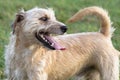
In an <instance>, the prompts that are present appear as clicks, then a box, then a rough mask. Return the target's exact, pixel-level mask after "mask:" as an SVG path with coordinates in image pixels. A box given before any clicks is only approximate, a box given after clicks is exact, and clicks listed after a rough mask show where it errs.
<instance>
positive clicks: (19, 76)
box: [5, 6, 119, 80]
mask: <svg viewBox="0 0 120 80" xmlns="http://www.w3.org/2000/svg"><path fill="white" fill-rule="evenodd" d="M86 15H96V16H98V17H99V18H100V20H101V28H100V31H99V32H86V33H75V34H65V35H63V34H64V33H65V32H66V31H67V27H66V25H65V24H64V23H62V22H60V21H58V20H57V19H56V18H55V14H54V11H53V10H52V9H43V8H33V9H31V10H28V11H24V10H21V11H20V12H18V13H17V14H16V18H15V21H14V22H13V25H12V28H13V30H12V32H11V36H10V42H9V44H8V45H7V46H6V50H5V66H6V70H5V72H6V75H7V78H8V80H68V79H69V78H71V77H75V79H76V80H81V79H82V78H85V79H87V80H88V79H89V80H119V51H117V50H116V49H115V48H114V47H113V45H112V42H111V35H112V32H111V30H112V29H111V21H110V18H109V16H108V14H107V12H106V11H105V10H104V9H102V8H100V7H97V6H92V7H87V8H84V9H82V10H80V11H79V12H78V13H76V14H75V15H74V16H73V17H71V18H70V19H69V20H68V21H69V22H75V21H78V20H80V19H82V18H83V17H84V16H86ZM52 34H57V35H59V36H52Z"/></svg>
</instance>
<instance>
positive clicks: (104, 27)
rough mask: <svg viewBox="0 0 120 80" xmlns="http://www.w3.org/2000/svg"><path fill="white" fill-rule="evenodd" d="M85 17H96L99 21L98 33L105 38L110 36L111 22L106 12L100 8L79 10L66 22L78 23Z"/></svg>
mask: <svg viewBox="0 0 120 80" xmlns="http://www.w3.org/2000/svg"><path fill="white" fill-rule="evenodd" d="M86 15H96V16H98V17H99V18H100V20H101V28H100V33H102V34H103V35H105V36H106V37H108V36H109V37H110V36H111V21H110V18H109V16H108V13H107V11H105V10H104V9H102V8H100V7H96V6H93V7H87V8H84V9H82V10H80V11H79V12H77V13H76V14H75V15H74V16H72V17H71V18H70V19H69V20H68V22H75V21H78V20H80V19H82V18H83V17H84V16H86Z"/></svg>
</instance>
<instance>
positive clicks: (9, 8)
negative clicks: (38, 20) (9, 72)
mask: <svg viewBox="0 0 120 80" xmlns="http://www.w3.org/2000/svg"><path fill="white" fill-rule="evenodd" d="M36 6H38V7H41V8H48V7H50V8H53V9H54V11H55V13H56V17H57V19H58V20H60V21H62V22H66V21H67V19H68V18H69V17H71V16H72V15H73V14H74V13H76V12H77V11H78V10H79V9H82V8H84V7H88V6H100V7H103V8H104V9H106V10H107V11H108V12H109V15H110V17H111V21H112V22H113V26H114V27H115V28H116V31H115V32H114V34H113V37H112V41H113V45H114V46H115V48H116V49H118V50H120V0H0V80H3V79H4V48H5V45H6V44H7V43H8V41H9V33H10V31H11V27H10V25H11V23H12V21H13V20H14V18H15V14H16V13H17V12H18V10H19V9H21V8H24V9H25V10H29V9H31V8H34V7H36ZM66 25H67V26H68V33H76V32H88V31H90V32H91V31H98V30H99V25H100V24H99V20H96V17H93V16H92V17H91V16H89V17H85V18H84V20H82V21H79V22H77V23H74V24H66Z"/></svg>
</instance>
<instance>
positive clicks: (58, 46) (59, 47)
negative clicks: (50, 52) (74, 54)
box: [44, 36, 65, 50]
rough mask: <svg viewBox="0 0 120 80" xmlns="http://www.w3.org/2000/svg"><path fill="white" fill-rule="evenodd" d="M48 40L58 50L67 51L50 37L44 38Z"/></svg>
mask: <svg viewBox="0 0 120 80" xmlns="http://www.w3.org/2000/svg"><path fill="white" fill-rule="evenodd" d="M44 37H45V38H46V39H47V40H49V41H50V42H51V43H53V45H52V47H54V48H55V49H56V50H65V47H62V46H61V45H60V44H59V43H58V42H56V41H55V40H54V39H53V38H52V37H50V36H44Z"/></svg>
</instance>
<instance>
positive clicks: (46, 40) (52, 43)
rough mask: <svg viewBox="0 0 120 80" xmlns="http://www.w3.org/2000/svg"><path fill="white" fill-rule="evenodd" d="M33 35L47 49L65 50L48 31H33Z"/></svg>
mask: <svg viewBox="0 0 120 80" xmlns="http://www.w3.org/2000/svg"><path fill="white" fill-rule="evenodd" d="M35 37H36V38H37V39H38V40H39V41H40V42H41V43H42V44H43V45H44V46H45V47H47V48H49V49H52V50H65V48H64V47H62V46H61V45H60V44H59V43H58V42H57V41H56V40H55V39H54V38H53V37H52V36H51V35H50V34H49V33H48V32H39V33H35Z"/></svg>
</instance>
